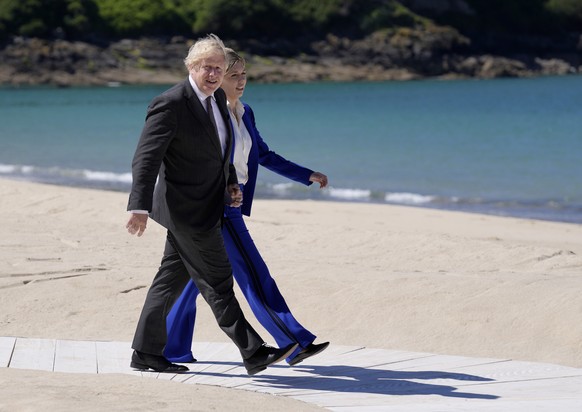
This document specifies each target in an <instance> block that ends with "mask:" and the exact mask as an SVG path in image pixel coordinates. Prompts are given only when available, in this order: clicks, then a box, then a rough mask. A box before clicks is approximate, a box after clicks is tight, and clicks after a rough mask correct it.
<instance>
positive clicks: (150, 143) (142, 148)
mask: <svg viewBox="0 0 582 412" xmlns="http://www.w3.org/2000/svg"><path fill="white" fill-rule="evenodd" d="M214 96H215V98H216V102H217V104H218V107H219V109H220V114H221V115H222V117H223V119H224V121H225V123H226V129H227V131H228V138H227V147H226V153H225V155H224V156H222V149H221V147H220V142H219V140H218V136H217V135H216V131H215V129H214V126H213V125H212V123H211V122H210V118H209V117H208V114H207V113H206V110H205V109H204V107H203V106H202V104H201V102H200V100H199V99H198V97H197V96H196V93H195V92H194V90H193V88H192V86H191V84H190V82H189V81H188V80H186V81H184V82H182V83H180V84H177V85H175V86H174V87H172V88H171V89H169V90H167V91H166V92H164V93H162V94H161V95H159V96H157V97H156V98H154V99H153V100H152V102H151V103H150V105H149V107H148V111H147V116H146V122H145V126H144V128H143V131H142V134H141V137H140V140H139V143H138V145H137V149H136V151H135V155H134V157H133V164H132V174H133V184H132V189H131V193H130V196H129V203H128V207H127V210H147V211H149V212H150V217H151V218H152V219H154V220H155V221H156V222H158V223H159V224H160V225H162V226H164V227H165V228H167V229H168V230H170V231H171V232H172V231H174V232H175V231H180V232H189V231H199V230H207V229H209V228H212V227H213V226H215V225H216V224H217V223H218V221H219V220H220V218H221V216H222V213H223V209H224V202H225V189H226V184H227V183H237V180H236V172H235V169H234V166H233V165H232V164H231V163H230V157H231V151H232V144H233V138H232V127H231V124H230V120H229V118H228V109H227V106H226V96H225V94H224V91H223V90H222V89H218V90H217V91H216V92H215V93H214ZM158 172H159V180H158V183H157V185H156V178H157V176H158ZM154 186H155V191H154Z"/></svg>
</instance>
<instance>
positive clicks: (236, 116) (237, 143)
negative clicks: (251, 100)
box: [228, 101, 253, 184]
mask: <svg viewBox="0 0 582 412" xmlns="http://www.w3.org/2000/svg"><path fill="white" fill-rule="evenodd" d="M228 108H229V110H230V111H231V115H232V116H231V117H232V125H233V129H234V160H233V164H234V167H235V168H236V176H237V178H238V182H239V183H241V184H246V183H247V181H248V180H249V167H248V161H249V153H250V152H251V146H252V144H253V141H252V139H251V135H250V134H249V131H248V130H247V127H246V126H245V123H244V122H243V121H242V117H243V114H244V113H245V108H244V106H243V105H242V103H241V102H240V101H238V102H237V103H236V107H234V108H233V107H232V106H231V105H230V103H229V104H228Z"/></svg>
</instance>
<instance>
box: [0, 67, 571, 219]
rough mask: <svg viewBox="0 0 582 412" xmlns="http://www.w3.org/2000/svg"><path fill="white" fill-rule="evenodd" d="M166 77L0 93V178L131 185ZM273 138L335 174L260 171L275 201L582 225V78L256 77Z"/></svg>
mask: <svg viewBox="0 0 582 412" xmlns="http://www.w3.org/2000/svg"><path fill="white" fill-rule="evenodd" d="M166 88H167V86H140V87H137V86H122V87H109V88H108V87H101V88H66V89H57V88H17V89H12V88H3V89H0V177H7V178H15V179H25V180H33V181H42V182H50V183H56V184H62V185H72V186H87V187H97V188H103V189H112V190H121V191H127V190H129V185H130V182H131V175H130V164H131V158H132V155H133V151H134V149H135V145H136V142H137V139H138V137H139V134H140V132H141V128H142V125H143V121H144V116H145V110H146V107H147V104H148V103H149V101H150V99H151V98H152V97H154V96H155V95H157V94H158V93H160V92H162V91H163V90H165V89H166ZM243 100H244V101H246V102H247V103H249V104H250V105H251V106H252V107H253V109H254V110H255V114H256V117H257V125H258V127H259V130H260V131H261V134H262V136H263V138H264V139H265V140H266V141H267V143H268V144H269V145H270V146H271V148H272V149H273V150H275V151H277V152H278V153H279V154H282V155H283V156H285V157H287V158H288V159H290V160H293V161H296V162H297V163H300V164H303V165H305V166H308V167H310V168H312V169H315V170H318V171H322V172H324V173H326V174H327V175H328V176H329V178H330V184H331V187H330V189H328V190H324V191H320V190H317V189H316V188H315V187H312V188H305V187H303V186H301V185H297V184H295V183H290V182H289V181H286V180H285V179H283V178H280V177H279V176H277V175H275V174H273V173H271V172H269V171H267V170H266V169H262V171H261V173H260V175H259V190H258V196H259V197H263V198H273V197H278V198H292V199H307V198H311V199H316V200H317V199H325V200H336V201H357V202H378V203H396V204H409V205H416V206H424V207H434V208H444V209H453V210H464V211H474V212H480V213H491V214H498V215H510V216H519V217H531V218H538V219H547V220H557V221H567V222H576V223H582V77H581V76H567V77H547V78H535V79H495V80H462V81H433V80H428V81H414V82H382V83H315V84H275V85H264V84H249V85H248V86H247V90H246V92H245V95H244V98H243Z"/></svg>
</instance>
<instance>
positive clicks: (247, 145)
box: [164, 49, 329, 365]
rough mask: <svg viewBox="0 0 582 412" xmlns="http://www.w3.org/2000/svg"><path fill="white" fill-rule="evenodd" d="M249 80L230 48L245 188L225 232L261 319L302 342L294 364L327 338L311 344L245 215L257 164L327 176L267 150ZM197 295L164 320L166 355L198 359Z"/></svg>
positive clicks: (281, 339)
mask: <svg viewBox="0 0 582 412" xmlns="http://www.w3.org/2000/svg"><path fill="white" fill-rule="evenodd" d="M246 81H247V80H246V71H245V60H244V59H243V58H242V57H241V56H239V55H238V54H237V53H236V52H235V51H234V50H232V49H227V71H226V74H225V76H224V80H223V83H222V89H223V90H224V91H225V92H226V97H227V99H228V106H229V110H230V116H231V119H232V123H233V129H234V136H235V139H234V140H235V144H234V150H233V163H234V166H235V168H236V171H237V177H238V182H239V183H240V184H241V189H242V190H243V205H242V206H241V207H236V208H235V207H229V206H227V207H226V208H225V213H224V225H223V228H222V234H223V237H224V242H225V246H226V251H227V253H228V257H229V260H230V262H231V264H232V267H233V275H234V278H235V279H236V281H237V283H238V285H239V287H240V288H241V290H242V292H243V294H244V296H245V298H246V299H247V301H248V302H249V305H250V307H251V309H252V311H253V313H254V315H255V316H256V318H257V320H258V321H259V322H260V323H261V325H263V327H264V328H265V329H266V330H267V331H268V332H269V333H270V334H271V335H272V336H273V338H274V339H275V341H276V342H277V344H278V345H279V347H284V346H285V345H288V344H290V343H298V344H299V347H298V348H297V350H296V351H295V352H293V353H292V354H291V355H290V356H289V357H288V358H287V362H288V363H289V364H290V365H296V364H298V363H299V362H301V361H303V360H305V359H307V358H309V357H310V356H313V355H316V354H318V353H320V352H321V351H323V350H324V349H325V348H327V346H328V345H329V342H324V343H320V344H315V343H313V342H314V341H315V335H313V334H312V333H311V332H309V331H308V330H307V329H305V328H304V327H303V326H301V324H300V323H299V322H297V320H296V319H295V318H294V317H293V315H292V314H291V311H290V310H289V307H288V306H287V304H286V303H285V299H284V298H283V296H282V295H281V293H280V292H279V289H278V288H277V285H276V283H275V280H274V279H273V278H272V277H271V275H270V273H269V269H268V268H267V265H266V264H265V262H264V261H263V259H262V257H261V255H260V254H259V251H258V250H257V248H256V246H255V244H254V242H253V239H252V238H251V236H250V234H249V231H248V229H247V227H246V225H245V222H244V220H243V217H242V215H243V214H244V215H247V216H250V214H251V206H252V203H253V195H254V191H255V185H256V182H257V172H258V168H259V164H260V165H262V166H264V167H266V168H267V169H269V170H271V171H273V172H275V173H278V174H280V175H281V176H284V177H287V178H289V179H291V180H294V181H296V182H299V183H303V184H305V185H310V184H311V183H313V182H317V183H319V185H320V187H321V188H323V187H326V186H327V176H326V175H324V174H323V173H319V172H314V171H312V170H309V169H307V168H305V167H302V166H299V165H297V164H295V163H293V162H290V161H289V160H286V159H284V158H283V157H281V156H279V155H278V154H276V153H275V152H273V151H271V150H270V149H269V147H268V146H267V144H266V143H265V142H264V141H263V139H262V138H261V135H260V134H259V131H258V130H257V127H256V125H255V117H254V114H253V111H252V109H251V108H250V107H249V106H248V105H247V104H244V103H242V102H241V101H240V100H239V99H240V98H241V96H242V95H243V93H244V89H245V86H246ZM197 296H198V289H197V288H196V286H195V285H194V283H193V282H190V283H189V284H188V286H187V287H186V288H185V289H184V292H183V293H182V295H181V296H180V298H179V299H178V301H177V302H176V303H175V304H174V306H173V307H172V310H171V311H170V313H169V314H168V317H167V319H166V325H167V333H168V341H167V343H166V347H165V350H164V355H165V357H166V358H168V359H169V360H170V361H172V362H195V359H194V357H193V356H192V352H191V347H192V336H193V332H194V321H195V319H196V297H197Z"/></svg>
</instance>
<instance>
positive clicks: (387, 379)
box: [0, 337, 582, 412]
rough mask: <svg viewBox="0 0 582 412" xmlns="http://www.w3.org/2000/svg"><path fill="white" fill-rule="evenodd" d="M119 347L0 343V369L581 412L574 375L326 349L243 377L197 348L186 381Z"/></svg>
mask: <svg viewBox="0 0 582 412" xmlns="http://www.w3.org/2000/svg"><path fill="white" fill-rule="evenodd" d="M131 352H132V351H131V348H130V344H129V343H128V342H91V341H72V340H55V339H30V338H16V337H0V367H4V368H17V369H32V370H43V371H54V372H64V373H101V374H103V373H124V374H130V375H135V376H142V377H147V378H154V379H167V380H173V381H177V382H181V383H183V384H201V385H216V386H221V387H227V388H233V389H239V390H248V391H255V392H264V393H271V394H275V395H277V396H286V397H290V398H293V399H298V400H301V401H304V402H309V403H312V404H315V405H318V406H321V407H323V408H326V409H329V410H331V411H338V412H355V411H358V412H372V411H390V412H404V411H406V412H429V411H434V412H436V411H446V412H456V411H471V412H475V411H483V412H493V411H495V412H521V411H523V412H547V411H552V412H553V411H559V412H581V411H582V369H577V368H569V367H565V366H558V365H552V364H543V363H532V362H518V361H512V360H508V359H485V358H468V357H461V356H445V355H435V354H431V353H418V352H405V351H393V350H383V349H368V348H364V347H350V346H334V345H331V346H330V347H329V348H328V349H327V350H326V351H325V352H323V353H322V354H320V355H318V356H316V357H313V358H312V359H309V360H307V361H305V362H303V363H301V364H299V365H297V366H295V367H289V366H287V365H286V364H284V363H282V364H278V365H275V366H273V367H270V368H268V369H267V370H266V371H264V372H261V373H260V374H258V375H255V376H254V377H248V376H247V374H246V371H245V369H244V367H243V366H242V364H241V359H240V355H239V353H238V351H237V350H236V348H235V346H234V345H233V344H231V343H214V342H213V343H208V342H198V343H195V344H194V346H193V352H194V356H195V357H196V358H197V359H198V360H199V361H198V362H197V363H194V364H192V365H188V366H189V367H190V372H189V373H187V374H181V375H174V374H158V373H153V372H152V373H150V372H139V371H134V370H132V369H131V368H130V367H129V360H130V356H131Z"/></svg>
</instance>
